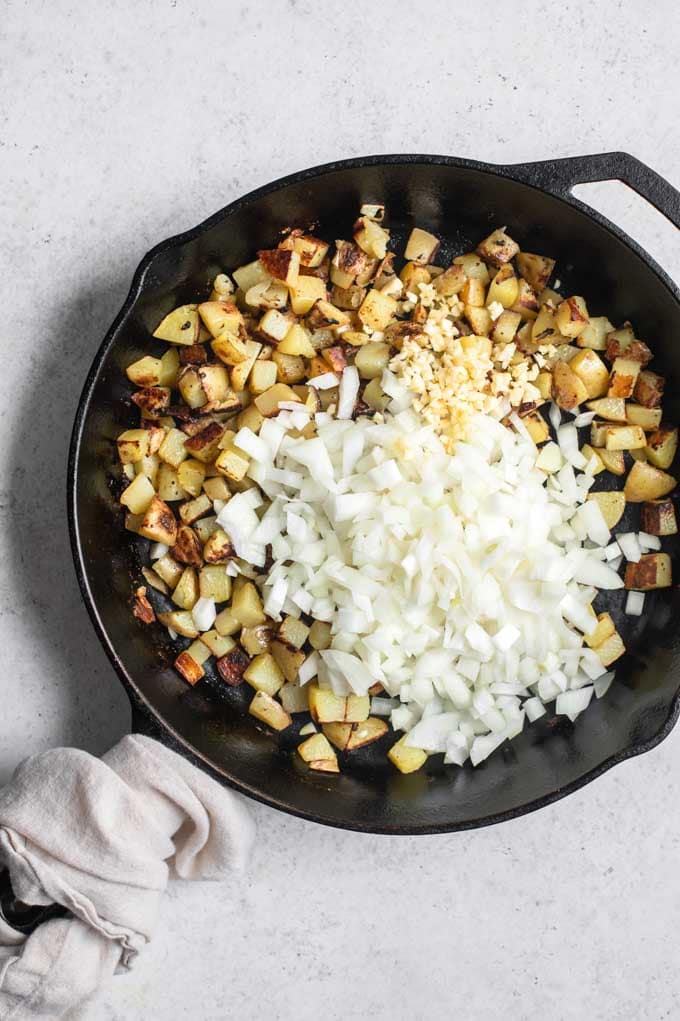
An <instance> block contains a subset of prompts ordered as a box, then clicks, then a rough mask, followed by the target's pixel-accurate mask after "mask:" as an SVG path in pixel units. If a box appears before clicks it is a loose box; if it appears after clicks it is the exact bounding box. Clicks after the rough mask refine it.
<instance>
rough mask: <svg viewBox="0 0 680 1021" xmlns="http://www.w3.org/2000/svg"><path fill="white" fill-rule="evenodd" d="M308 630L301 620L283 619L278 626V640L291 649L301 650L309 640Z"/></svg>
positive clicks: (294, 618)
mask: <svg viewBox="0 0 680 1021" xmlns="http://www.w3.org/2000/svg"><path fill="white" fill-rule="evenodd" d="M309 633H310V629H309V628H308V626H307V625H306V624H305V622H304V621H303V620H298V619H297V618H296V617H284V619H283V620H282V621H281V623H280V625H279V630H278V638H279V641H280V642H283V643H284V645H287V646H289V648H292V649H301V648H302V646H303V645H304V644H305V642H306V641H307V639H308V638H309Z"/></svg>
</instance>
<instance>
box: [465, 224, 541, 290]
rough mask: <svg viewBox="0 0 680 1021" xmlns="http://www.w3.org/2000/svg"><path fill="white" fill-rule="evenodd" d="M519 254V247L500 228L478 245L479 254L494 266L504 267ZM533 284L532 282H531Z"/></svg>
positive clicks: (502, 228) (503, 229)
mask: <svg viewBox="0 0 680 1021" xmlns="http://www.w3.org/2000/svg"><path fill="white" fill-rule="evenodd" d="M518 253H519V245H518V244H517V242H516V241H513V240H512V238H511V237H510V236H509V235H508V234H506V233H505V228H504V227H499V228H498V229H497V230H494V231H493V232H492V233H491V234H489V236H488V238H485V239H484V240H483V241H482V242H480V244H478V245H477V254H478V255H481V257H482V259H484V260H485V261H486V262H490V263H491V264H492V265H493V266H503V265H504V264H505V263H508V262H510V261H511V260H512V259H514V258H515V256H516V255H517V254H518ZM529 282H530V283H531V281H529Z"/></svg>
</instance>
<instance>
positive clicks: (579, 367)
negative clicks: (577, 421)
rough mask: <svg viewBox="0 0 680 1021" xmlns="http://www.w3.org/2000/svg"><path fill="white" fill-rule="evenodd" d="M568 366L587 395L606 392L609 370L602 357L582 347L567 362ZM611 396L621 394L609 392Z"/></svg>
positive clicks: (591, 395) (598, 394)
mask: <svg viewBox="0 0 680 1021" xmlns="http://www.w3.org/2000/svg"><path fill="white" fill-rule="evenodd" d="M569 368H570V369H571V371H572V372H575V373H576V375H577V376H578V377H579V378H580V379H581V380H582V382H583V384H584V386H585V388H586V391H587V394H588V397H590V398H591V399H592V398H593V397H601V396H602V395H603V394H606V393H607V387H608V386H609V371H608V369H607V366H606V365H605V364H604V362H603V361H602V359H601V358H600V356H599V355H598V354H596V353H595V351H592V350H591V349H589V348H584V350H583V351H579V353H578V354H577V355H575V356H574V357H573V358H572V359H571V361H570V362H569ZM610 396H612V397H620V396H623V395H622V394H610Z"/></svg>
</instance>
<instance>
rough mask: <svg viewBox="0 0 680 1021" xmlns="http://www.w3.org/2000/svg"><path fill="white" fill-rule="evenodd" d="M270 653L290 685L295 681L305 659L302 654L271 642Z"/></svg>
mask: <svg viewBox="0 0 680 1021" xmlns="http://www.w3.org/2000/svg"><path fill="white" fill-rule="evenodd" d="M270 652H271V654H272V656H273V657H274V659H275V660H276V662H277V664H278V667H279V669H280V670H281V672H282V674H283V676H284V677H285V678H286V680H287V681H288V682H289V683H290V684H292V683H294V682H295V681H297V679H298V674H299V672H300V667H301V666H302V664H303V663H304V661H305V659H306V656H305V654H304V652H302V651H301V650H300V649H291V648H290V646H288V645H284V643H283V642H278V641H276V642H272V644H271V647H270Z"/></svg>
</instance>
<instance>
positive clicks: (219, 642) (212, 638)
mask: <svg viewBox="0 0 680 1021" xmlns="http://www.w3.org/2000/svg"><path fill="white" fill-rule="evenodd" d="M201 641H202V642H203V644H204V645H205V646H207V648H208V649H209V650H210V652H211V654H212V655H213V656H215V657H216V658H217V659H220V657H222V656H226V655H227V653H228V652H231V650H232V649H234V648H235V647H236V642H235V641H234V639H233V638H229V636H228V635H221V634H219V632H217V631H214V630H213V631H204V632H203V633H202V635H201Z"/></svg>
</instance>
